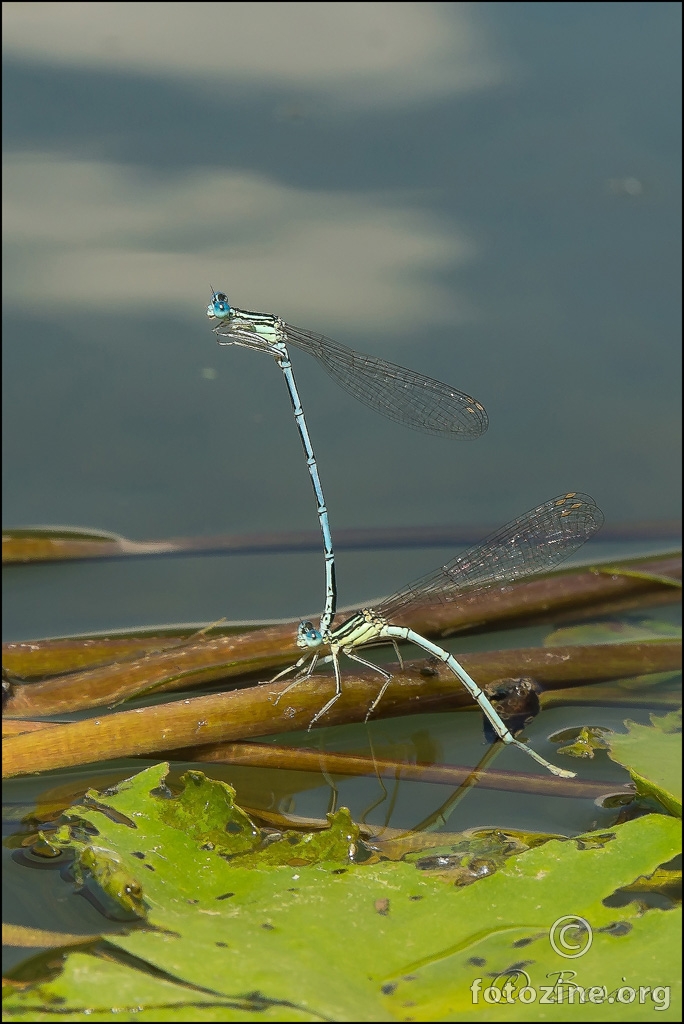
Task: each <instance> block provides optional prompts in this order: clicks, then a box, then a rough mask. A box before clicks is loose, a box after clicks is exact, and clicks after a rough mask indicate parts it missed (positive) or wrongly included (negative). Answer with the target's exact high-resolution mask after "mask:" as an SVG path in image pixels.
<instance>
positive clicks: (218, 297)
mask: <svg viewBox="0 0 684 1024" xmlns="http://www.w3.org/2000/svg"><path fill="white" fill-rule="evenodd" d="M231 313H232V310H231V308H230V303H229V302H228V296H227V295H224V294H223V292H215V291H214V289H213V288H212V289H211V302H210V303H209V305H208V306H207V316H208V317H209V318H210V319H211V320H225V319H227V318H228V317H229V316H230V314H231Z"/></svg>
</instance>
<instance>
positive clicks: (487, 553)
mask: <svg viewBox="0 0 684 1024" xmlns="http://www.w3.org/2000/svg"><path fill="white" fill-rule="evenodd" d="M602 525H603V513H602V512H601V509H600V508H598V506H597V505H596V503H595V502H594V499H593V498H591V497H590V496H589V495H588V494H579V493H577V492H571V493H569V494H562V495H560V496H559V497H557V498H552V499H551V501H546V502H544V504H543V505H539V506H538V507H537V508H533V509H531V511H530V512H526V513H525V515H523V516H520V517H519V518H518V519H514V520H513V522H512V523H508V525H507V526H502V527H501V529H500V530H496V532H495V533H492V534H490V536H489V537H487V538H485V540H483V541H482V542H481V543H480V544H477V545H475V547H472V548H469V549H468V550H467V551H464V552H463V553H462V554H460V555H457V556H456V558H454V559H453V561H451V562H449V564H448V565H445V566H442V568H441V569H437V571H436V572H432V573H429V574H428V575H427V576H423V577H422V578H421V579H419V580H416V581H415V582H414V583H411V584H409V586H408V587H405V588H404V589H403V590H400V591H398V592H397V593H396V594H393V595H392V597H389V598H387V600H386V601H383V602H382V604H380V605H378V606H377V607H376V608H375V611H376V612H377V613H378V614H379V615H380V616H382V618H383V619H385V620H386V621H387V622H390V623H391V622H392V620H393V618H394V617H395V616H396V615H397V614H398V613H399V612H400V611H402V610H403V609H405V608H406V607H408V606H409V605H411V604H413V603H414V602H416V603H417V602H419V601H425V600H440V601H442V602H444V603H447V602H449V601H452V600H454V599H455V597H456V596H457V595H459V594H472V593H473V592H475V591H477V590H484V589H486V588H488V587H492V586H497V585H498V586H502V585H503V584H505V583H511V582H513V581H514V580H518V579H521V578H522V577H524V576H530V575H532V574H533V573H537V572H545V571H548V570H550V569H553V568H555V566H557V565H558V564H559V563H560V562H562V561H563V559H564V558H567V556H568V555H570V554H572V552H573V551H576V550H577V549H578V548H579V547H581V546H582V544H584V542H585V540H588V539H589V537H591V536H593V534H595V533H596V531H597V530H599V529H600V528H601V526H602Z"/></svg>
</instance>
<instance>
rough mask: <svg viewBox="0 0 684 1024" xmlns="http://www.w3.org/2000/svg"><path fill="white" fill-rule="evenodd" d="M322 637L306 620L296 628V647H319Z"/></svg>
mask: <svg viewBox="0 0 684 1024" xmlns="http://www.w3.org/2000/svg"><path fill="white" fill-rule="evenodd" d="M322 641H323V637H322V636H321V634H320V633H319V631H318V630H317V629H316V627H315V626H314V624H313V622H309V621H308V619H307V620H305V621H304V622H300V623H299V626H298V627H297V647H320V645H321V643H322Z"/></svg>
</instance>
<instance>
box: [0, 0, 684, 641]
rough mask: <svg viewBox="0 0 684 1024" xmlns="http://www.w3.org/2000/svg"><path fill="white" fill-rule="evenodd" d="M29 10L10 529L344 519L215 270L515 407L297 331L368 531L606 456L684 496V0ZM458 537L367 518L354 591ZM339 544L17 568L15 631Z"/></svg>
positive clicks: (276, 590)
mask: <svg viewBox="0 0 684 1024" xmlns="http://www.w3.org/2000/svg"><path fill="white" fill-rule="evenodd" d="M2 13H3V30H4V35H3V48H4V94H3V96H4V183H5V187H4V246H5V248H4V253H5V259H4V299H5V302H4V321H3V322H4V339H5V344H4V354H3V369H4V376H3V384H4V449H3V455H4V458H3V463H4V488H3V524H4V525H5V526H6V527H9V526H14V527H17V526H29V525H36V524H51V525H54V524H66V525H69V526H82V527H90V528H99V529H105V530H112V531H115V532H117V533H121V534H123V535H125V536H126V537H129V538H132V539H137V540H142V539H157V538H165V537H173V536H196V535H210V534H217V533H236V534H240V533H250V532H254V531H269V532H277V531H283V530H307V529H311V530H315V529H316V528H317V522H316V518H315V507H314V503H313V497H312V494H311V490H310V485H309V482H308V476H307V472H306V467H305V465H304V460H303V458H302V453H301V448H300V444H299V440H298V437H297V434H296V430H295V427H294V424H293V422H292V418H291V409H290V405H289V401H288V397H287V393H286V390H285V387H284V384H283V381H282V379H281V375H280V373H279V372H278V370H277V368H276V366H275V365H274V363H273V361H272V360H271V359H269V358H268V357H266V356H261V355H258V354H255V353H252V352H248V351H243V350H239V349H234V348H227V349H226V348H224V349H218V348H217V346H216V344H215V339H214V336H213V335H212V333H211V326H212V325H211V323H210V322H209V321H208V320H207V319H206V317H205V309H206V305H207V302H208V300H209V298H210V290H209V289H210V284H211V285H213V286H214V287H215V288H217V289H220V290H224V291H225V292H226V293H227V294H228V296H229V298H230V300H231V302H232V303H233V304H234V305H237V306H240V307H242V308H246V309H255V310H267V311H270V312H275V313H277V314H279V315H280V316H282V317H283V318H284V319H285V320H287V321H289V322H290V323H293V324H296V325H298V326H301V327H304V328H307V329H309V330H313V331H320V332H322V333H324V334H327V335H329V336H331V337H332V338H335V339H337V340H339V341H341V342H343V343H345V344H347V345H350V346H352V347H354V348H357V349H360V350H361V351H364V352H371V353H374V354H377V355H381V356H383V357H384V358H387V359H390V360H393V361H395V362H399V363H403V364H405V365H407V366H410V367H413V368H415V369H419V370H421V371H422V372H423V373H426V374H429V375H431V376H435V377H437V378H439V379H441V380H445V381H448V382H450V383H453V384H454V385H455V386H457V387H458V388H461V389H462V390H465V391H468V392H470V393H471V394H473V395H475V396H476V397H477V398H478V399H479V400H480V401H481V402H482V403H483V404H484V405H485V407H486V408H487V410H488V412H489V416H490V428H489V431H488V433H487V434H486V435H485V436H484V437H482V438H481V439H479V440H477V441H470V442H457V441H447V440H442V439H439V438H434V437H429V436H421V435H419V434H415V433H413V432H411V431H408V430H406V429H404V428H402V427H401V426H398V425H397V424H394V423H391V422H388V421H385V420H384V419H382V418H381V417H378V416H377V415H375V414H374V413H372V412H370V411H369V410H367V409H366V408H365V407H363V406H360V405H358V404H357V403H356V402H355V401H354V400H353V399H352V398H351V397H349V396H348V395H347V394H346V393H345V392H343V391H341V390H340V389H339V388H338V387H337V385H336V384H335V383H334V382H333V381H332V380H330V379H329V378H328V377H327V376H326V374H325V373H324V372H323V371H322V369H321V368H320V367H319V366H318V365H317V364H316V363H314V362H313V361H312V360H310V359H309V358H308V357H307V356H306V355H304V354H302V353H299V352H296V351H295V352H293V362H294V367H295V372H296V375H297V379H298V382H299V387H300V392H301V395H302V398H303V401H304V406H305V410H306V413H307V417H308V420H309V426H310V429H311V432H312V435H313V441H314V445H315V448H316V453H317V456H318V459H319V463H320V471H321V477H322V480H323V484H324V488H325V492H326V497H327V501H328V506H329V509H330V514H331V522H332V527H333V535H334V531H335V529H336V528H338V529H341V528H347V527H388V528H389V527H396V526H429V525H440V524H455V525H460V524H463V526H464V527H468V528H477V527H479V526H480V525H481V526H482V532H483V533H484V532H486V531H487V529H489V528H490V527H494V526H497V525H500V524H502V523H504V522H505V521H507V520H509V519H511V518H513V517H515V516H517V515H519V514H521V513H522V512H524V511H525V510H527V509H528V508H530V507H532V506H533V505H535V504H537V503H539V502H541V501H543V500H546V499H547V498H550V497H552V496H553V495H555V494H557V493H559V492H562V491H566V490H570V489H579V490H583V491H588V492H589V493H591V494H592V495H593V496H594V497H595V499H596V500H597V502H598V503H599V504H600V505H601V507H602V508H603V510H604V512H605V514H606V523H607V526H615V525H620V524H633V523H644V522H646V523H648V522H659V521H662V520H673V519H676V518H677V517H678V516H679V514H680V478H679V474H680V458H681V455H680V384H679V373H680V299H679V282H680V275H681V267H680V109H679V103H680V99H679V97H680V43H679V38H680V20H681V6H680V5H679V4H676V3H591V4H585V3H555V2H554V3H505V4H502V3H477V4H469V3H436V4H433V3H416V4H414V3H396V4H395V3H301V4H300V3H192V4H190V3H187V4H186V3H174V4H168V5H163V6H162V5H159V4H157V3H136V4H122V3H11V2H10V3H5V4H3V5H2ZM644 542H645V543H646V544H647V545H648V542H649V532H648V530H646V531H645V533H644ZM606 544H607V542H606ZM659 544H660V546H661V547H662V538H661V539H660V540H659ZM642 548H643V545H641V546H640V547H639V550H641V549H642ZM621 550H622V549H621ZM635 550H636V549H635V548H633V547H632V548H630V551H635ZM453 554H455V551H454V550H453V549H452V550H445V551H424V550H412V551H396V552H386V551H385V552H343V553H342V554H341V555H340V558H339V570H338V572H339V583H340V601H341V603H342V604H352V603H355V602H358V601H362V600H368V599H369V598H372V597H375V596H378V595H380V594H382V593H387V592H389V591H390V590H392V589H393V588H395V587H398V586H401V585H403V584H404V583H406V582H407V581H408V580H409V579H410V578H411V577H412V576H413V575H419V574H422V573H423V572H425V571H428V570H430V569H432V568H433V567H434V566H435V565H437V564H438V563H439V561H440V560H443V558H449V557H451V556H452V555H453ZM322 573H323V570H322V561H321V558H320V554H319V553H317V552H312V553H310V554H303V553H300V554H276V555H258V556H230V557H228V556H214V557H211V558H177V559H167V560H158V561H149V562H134V561H131V562H112V563H106V564H105V563H83V564H74V565H69V566H54V565H47V566H35V567H31V568H21V567H17V568H11V569H9V570H8V571H7V572H6V576H5V581H6V594H7V595H8V596H9V598H10V600H9V601H6V603H5V621H4V630H5V635H6V636H7V637H9V638H12V639H18V638H21V637H29V636H44V635H49V634H57V633H64V632H74V631H85V630H90V629H105V628H109V627H115V626H121V627H123V626H135V625H149V624H154V623H158V622H167V621H168V622H171V621H174V622H175V621H206V620H213V619H217V618H219V617H220V616H221V615H226V616H227V617H229V618H231V619H249V618H267V617H277V616H288V617H296V616H298V615H300V614H304V613H314V612H316V611H317V610H319V604H320V601H321V599H322Z"/></svg>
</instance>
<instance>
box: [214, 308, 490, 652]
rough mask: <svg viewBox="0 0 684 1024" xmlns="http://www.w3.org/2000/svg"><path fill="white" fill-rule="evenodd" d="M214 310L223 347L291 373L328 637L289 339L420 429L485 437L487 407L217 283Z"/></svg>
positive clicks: (332, 599)
mask: <svg viewBox="0 0 684 1024" xmlns="http://www.w3.org/2000/svg"><path fill="white" fill-rule="evenodd" d="M207 316H208V317H210V318H211V319H212V320H219V321H220V323H219V324H218V326H217V327H215V328H214V332H215V334H216V339H217V341H218V343H219V345H240V346H242V347H244V348H251V349H255V350H256V351H258V352H267V353H268V354H269V355H272V356H273V357H274V359H275V361H276V362H277V363H278V365H279V367H280V369H281V370H282V372H283V376H284V377H285V382H286V384H287V388H288V392H289V395H290V401H291V403H292V409H293V411H294V417H295V422H296V424H297V429H298V430H299V436H300V438H301V441H302V446H303V448H304V453H305V455H306V464H307V467H308V469H309V476H310V477H311V484H312V486H313V489H314V494H315V496H316V510H317V513H318V520H319V522H320V525H321V533H322V534H323V549H324V554H325V607H324V610H323V614H322V615H321V620H320V624H319V628H318V631H319V633H320V634H321V635H325V633H326V632H327V631H328V629H329V627H330V624H331V622H332V620H333V616H334V615H335V609H336V606H337V588H336V584H335V556H334V553H333V545H332V537H331V535H330V524H329V522H328V511H327V507H326V504H325V497H324V495H323V488H322V486H321V481H320V477H319V475H318V467H317V465H316V457H315V455H314V450H313V446H312V444H311V439H310V437H309V432H308V429H307V425H306V420H305V418H304V412H303V410H302V403H301V401H300V398H299V393H298V391H297V385H296V383H295V379H294V374H293V372H292V364H291V362H290V356H289V353H288V350H287V345H288V344H289V345H294V346H295V347H296V348H299V349H302V350H303V351H304V352H308V353H309V355H312V356H314V357H315V358H316V359H317V360H318V361H319V363H321V365H322V366H323V368H324V369H325V370H326V371H327V372H328V373H329V374H330V376H331V377H332V378H333V379H334V380H336V381H337V383H338V384H340V385H341V387H343V388H344V389H345V390H346V391H349V393H350V394H352V395H353V396H354V397H355V398H358V400H359V401H360V402H363V403H364V404H365V405H368V406H370V408H371V409H375V410H376V411H377V412H380V413H382V414H383V415H384V416H387V417H389V419H392V420H397V421H398V422H399V423H404V424H405V425H406V426H409V427H413V428H414V429H415V430H422V431H424V432H426V433H428V434H441V435H442V436H444V437H462V438H474V437H479V436H480V435H481V434H483V433H484V432H485V430H486V429H487V425H488V420H487V413H486V412H485V410H484V407H483V406H482V405H481V404H480V403H479V402H477V401H475V399H474V398H471V396H470V395H466V394H465V393H464V392H462V391H458V390H456V388H453V387H451V386H450V385H448V384H442V383H441V382H440V381H437V380H432V379H431V378H430V377H425V376H423V374H421V373H416V372H415V371H414V370H408V369H406V368H405V367H403V366H397V365H395V364H394V363H388V362H386V361H385V360H384V359H379V358H377V357H376V356H366V355H362V354H361V353H360V352H355V351H354V350H353V349H351V348H347V346H346V345H341V344H340V343H339V342H337V341H331V339H330V338H325V337H324V336H323V335H322V334H312V333H311V332H310V331H304V330H302V329H301V328H299V327H292V326H291V325H290V324H286V323H285V321H284V320H281V318H280V317H278V316H275V315H273V314H272V313H253V312H250V311H249V310H245V309H236V308H235V307H233V306H231V305H230V303H229V302H228V299H227V298H226V296H225V295H224V294H223V292H215V291H214V290H213V288H212V294H211V302H210V303H209V305H208V307H207Z"/></svg>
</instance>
